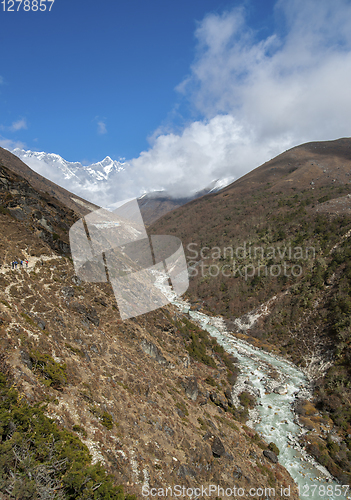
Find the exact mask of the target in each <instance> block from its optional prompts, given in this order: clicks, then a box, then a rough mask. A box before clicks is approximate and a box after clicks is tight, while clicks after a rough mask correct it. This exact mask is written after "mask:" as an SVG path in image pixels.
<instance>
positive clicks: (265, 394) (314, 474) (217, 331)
mask: <svg viewBox="0 0 351 500" xmlns="http://www.w3.org/2000/svg"><path fill="white" fill-rule="evenodd" d="M157 281H158V285H157V286H158V287H159V288H160V289H162V291H163V293H164V294H165V295H166V296H167V297H168V298H169V300H171V302H172V303H173V304H174V305H175V306H176V307H178V309H179V310H180V311H182V312H184V313H188V314H189V316H190V317H191V318H192V319H193V320H194V321H195V322H196V323H198V324H199V325H200V326H201V327H202V328H203V329H204V330H206V331H207V332H208V333H209V334H210V335H211V336H212V337H215V338H216V339H217V342H218V343H219V344H220V345H221V346H223V348H224V349H225V350H226V351H227V352H228V353H230V354H233V355H234V356H235V357H236V358H237V359H238V360H239V363H240V371H241V374H240V376H239V377H238V382H237V384H236V386H237V385H239V387H238V391H237V392H236V394H238V393H240V392H242V391H247V392H251V393H252V394H255V396H256V398H257V402H258V405H257V407H256V408H255V410H254V411H252V412H251V413H250V421H249V422H247V425H249V426H251V427H252V428H254V429H255V430H256V431H257V432H258V433H260V434H261V435H262V437H263V438H264V439H265V440H266V441H267V442H274V443H275V444H276V445H277V446H278V448H279V450H280V454H279V457H278V458H279V463H280V464H281V465H283V466H284V467H285V468H286V469H287V470H288V471H289V473H290V475H291V476H292V478H293V479H294V481H295V482H296V484H297V485H298V487H299V491H300V498H301V499H302V500H303V499H307V498H313V499H314V500H318V499H321V500H327V499H333V500H338V499H339V500H340V499H342V500H343V499H344V498H345V497H346V498H347V499H348V500H351V495H350V493H349V491H348V487H346V486H344V487H343V486H342V485H340V484H339V483H338V482H337V481H335V480H334V479H333V478H332V477H331V476H330V474H329V473H328V471H327V470H326V469H325V468H324V467H322V466H321V465H319V464H318V463H317V462H316V461H315V460H314V459H313V458H312V457H311V456H309V455H307V454H306V452H305V451H304V450H303V449H301V447H300V445H299V444H298V441H297V436H298V435H299V434H301V433H302V432H306V431H304V430H303V429H301V427H300V426H299V425H297V424H296V423H295V414H294V412H293V410H292V403H293V402H294V400H295V398H296V396H297V395H298V396H299V397H303V398H306V399H309V398H310V396H311V393H310V391H309V383H308V380H307V378H306V377H305V375H304V374H303V372H302V371H301V370H299V369H298V368H297V367H296V366H295V365H293V364H292V363H290V362H288V361H286V360H284V359H283V358H281V357H279V356H276V355H273V354H269V353H267V352H265V351H262V350H261V349H258V348H255V347H253V346H252V345H250V344H248V343H247V342H244V341H242V340H239V339H237V338H235V337H233V336H232V335H230V334H229V333H228V332H227V330H226V327H225V323H224V321H223V319H222V318H220V317H217V318H211V317H209V316H207V315H205V314H202V313H200V312H195V311H191V310H190V304H189V303H188V302H185V301H182V300H180V299H178V298H177V297H176V296H175V294H174V293H173V291H172V290H171V288H170V287H169V286H168V285H167V283H166V282H165V280H164V276H162V275H160V276H159V277H158V279H157ZM272 367H273V368H274V370H275V371H276V372H277V373H278V375H279V381H277V380H275V379H274V378H272V377H271V376H270V375H269V373H270V372H271V370H272ZM278 386H279V389H277V387H278ZM274 389H276V392H277V393H276V392H273V391H274ZM234 391H235V386H234ZM278 392H280V394H279V393H278ZM233 396H234V398H235V392H234V393H233Z"/></svg>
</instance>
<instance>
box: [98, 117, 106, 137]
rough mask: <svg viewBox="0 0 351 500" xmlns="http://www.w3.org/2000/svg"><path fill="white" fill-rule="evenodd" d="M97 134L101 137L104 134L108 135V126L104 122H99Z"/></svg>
mask: <svg viewBox="0 0 351 500" xmlns="http://www.w3.org/2000/svg"><path fill="white" fill-rule="evenodd" d="M97 126H98V128H97V132H98V134H99V135H103V134H106V133H107V129H106V124H105V123H104V122H103V121H101V120H100V121H98V122H97Z"/></svg>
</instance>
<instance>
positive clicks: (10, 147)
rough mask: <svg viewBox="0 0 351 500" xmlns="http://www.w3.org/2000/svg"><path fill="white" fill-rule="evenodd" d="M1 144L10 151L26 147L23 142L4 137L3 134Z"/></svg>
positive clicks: (0, 138) (0, 137) (0, 139)
mask: <svg viewBox="0 0 351 500" xmlns="http://www.w3.org/2000/svg"><path fill="white" fill-rule="evenodd" d="M0 146H1V147H2V148H5V149H8V150H10V151H12V150H13V149H15V148H20V149H23V148H25V147H26V145H25V144H24V143H23V142H20V141H12V140H11V139H6V138H5V137H2V136H1V135H0Z"/></svg>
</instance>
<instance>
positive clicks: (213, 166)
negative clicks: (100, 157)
mask: <svg viewBox="0 0 351 500" xmlns="http://www.w3.org/2000/svg"><path fill="white" fill-rule="evenodd" d="M275 11H276V16H277V18H278V17H279V19H280V20H281V21H283V28H282V24H279V26H278V27H277V31H276V32H273V33H271V34H270V35H269V36H268V37H267V38H265V39H263V40H259V39H257V34H256V33H255V32H254V31H253V30H251V29H250V27H249V26H248V25H247V24H246V20H245V11H244V9H243V8H240V9H234V10H232V11H228V12H224V13H222V14H220V15H219V14H209V15H208V16H206V17H205V18H204V19H203V21H202V22H200V23H199V24H198V27H197V30H196V33H195V35H196V39H197V55H196V58H195V61H194V63H193V65H192V67H191V71H190V74H189V75H188V77H187V78H186V79H185V80H184V81H183V82H182V83H181V84H180V85H179V86H178V88H177V89H178V91H179V92H181V93H182V94H183V95H184V96H185V97H186V98H187V99H188V100H189V101H190V103H191V105H192V106H193V107H194V108H195V110H196V111H197V112H198V113H200V115H202V117H203V118H202V119H201V120H199V121H196V122H194V123H191V124H189V125H188V126H187V127H186V128H185V129H184V130H183V132H182V133H181V134H173V133H164V134H160V135H158V136H157V137H156V138H155V139H154V142H153V144H152V146H151V148H150V149H149V150H148V151H144V152H142V153H141V154H140V156H139V157H138V158H135V159H133V160H132V161H131V162H130V164H131V170H132V171H133V173H134V175H133V178H134V187H135V188H136V189H137V188H144V189H145V190H148V189H150V187H155V188H160V187H164V188H168V189H169V188H171V189H173V190H174V191H175V192H176V193H177V194H179V193H181V192H183V193H184V192H189V191H191V190H195V189H198V188H202V187H204V186H205V185H206V184H209V183H210V182H211V181H212V180H213V179H215V178H219V177H238V176H241V175H242V174H244V173H246V172H248V171H249V170H251V169H252V168H255V167H256V166H258V165H260V164H261V163H263V162H264V161H266V160H268V159H270V158H272V157H273V156H275V155H276V154H279V153H280V152H282V151H284V150H285V149H287V148H289V147H292V146H294V145H297V144H300V143H303V142H306V141H310V140H329V139H335V138H338V137H345V136H351V120H350V116H351V95H350V91H349V89H350V88H351V4H350V2H348V1H346V0H336V1H335V2H333V3H332V4H331V3H330V2H329V0H319V1H316V0H289V2H287V1H286V0H280V1H278V3H277V4H276V7H275ZM278 29H279V31H278Z"/></svg>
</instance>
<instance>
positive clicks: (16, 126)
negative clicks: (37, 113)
mask: <svg viewBox="0 0 351 500" xmlns="http://www.w3.org/2000/svg"><path fill="white" fill-rule="evenodd" d="M26 128H27V122H26V120H25V119H24V118H21V119H20V120H17V121H16V122H13V123H12V125H11V127H9V129H10V130H11V131H12V132H17V131H18V130H22V129H26Z"/></svg>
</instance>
